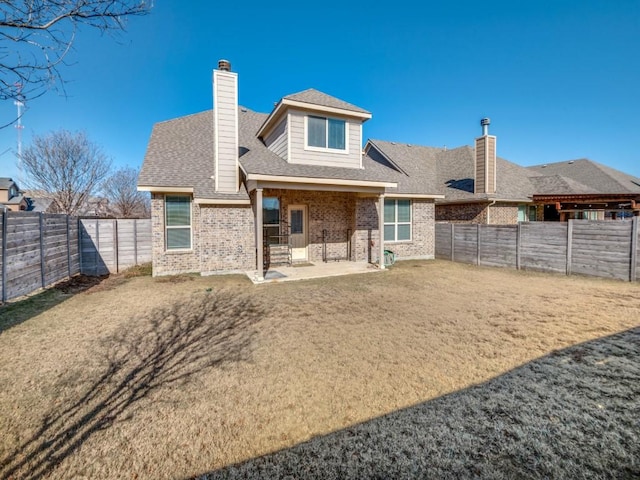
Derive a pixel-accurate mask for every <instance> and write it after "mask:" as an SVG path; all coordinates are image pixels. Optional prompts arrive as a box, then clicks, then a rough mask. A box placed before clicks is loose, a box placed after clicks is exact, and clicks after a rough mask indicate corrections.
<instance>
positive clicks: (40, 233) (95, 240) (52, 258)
mask: <svg viewBox="0 0 640 480" xmlns="http://www.w3.org/2000/svg"><path fill="white" fill-rule="evenodd" d="M0 215H1V217H2V221H1V222H0V229H1V231H0V236H1V238H2V242H1V244H0V268H1V271H2V275H1V276H0V289H1V291H2V301H3V302H6V301H7V300H9V299H11V298H16V297H19V296H21V295H26V294H28V293H31V292H33V291H35V290H37V289H39V288H44V287H47V286H49V285H52V284H54V283H56V282H58V281H60V280H63V279H65V278H67V277H71V276H73V275H75V274H77V273H84V274H86V275H103V274H106V273H109V272H118V271H119V270H121V269H123V268H126V267H130V266H133V265H136V264H139V263H144V262H149V261H151V220H149V219H143V220H137V219H136V220H134V219H78V218H76V217H69V216H67V215H59V214H43V213H34V212H9V211H5V212H1V213H0Z"/></svg>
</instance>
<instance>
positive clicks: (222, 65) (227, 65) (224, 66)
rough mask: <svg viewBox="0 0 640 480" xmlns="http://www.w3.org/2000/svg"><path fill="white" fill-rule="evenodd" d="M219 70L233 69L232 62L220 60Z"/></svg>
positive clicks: (228, 70) (227, 70)
mask: <svg viewBox="0 0 640 480" xmlns="http://www.w3.org/2000/svg"><path fill="white" fill-rule="evenodd" d="M218 70H222V71H223V72H230V71H231V62H230V61H229V60H224V59H222V60H218Z"/></svg>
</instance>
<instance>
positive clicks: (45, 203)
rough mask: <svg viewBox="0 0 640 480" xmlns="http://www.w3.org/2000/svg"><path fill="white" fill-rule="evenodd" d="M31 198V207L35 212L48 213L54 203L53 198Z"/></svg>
mask: <svg viewBox="0 0 640 480" xmlns="http://www.w3.org/2000/svg"><path fill="white" fill-rule="evenodd" d="M30 198H31V206H32V210H31V211H33V212H43V213H46V212H47V211H48V210H49V207H50V206H51V204H52V203H53V200H52V199H51V198H47V197H30Z"/></svg>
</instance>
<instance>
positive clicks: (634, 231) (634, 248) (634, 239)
mask: <svg viewBox="0 0 640 480" xmlns="http://www.w3.org/2000/svg"><path fill="white" fill-rule="evenodd" d="M639 219H640V217H633V221H632V223H631V268H629V281H630V282H635V281H636V279H637V276H636V275H637V272H636V269H637V265H638V221H639Z"/></svg>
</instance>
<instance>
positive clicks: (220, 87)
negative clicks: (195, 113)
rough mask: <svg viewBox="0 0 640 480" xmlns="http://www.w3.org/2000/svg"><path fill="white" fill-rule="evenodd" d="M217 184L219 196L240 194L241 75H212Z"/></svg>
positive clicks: (214, 73)
mask: <svg viewBox="0 0 640 480" xmlns="http://www.w3.org/2000/svg"><path fill="white" fill-rule="evenodd" d="M213 99H214V110H213V123H214V129H215V137H214V171H215V174H214V182H215V190H216V192H225V193H237V192H238V187H239V186H240V177H239V171H238V145H239V139H238V75H237V74H236V73H234V72H227V71H221V70H214V71H213Z"/></svg>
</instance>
